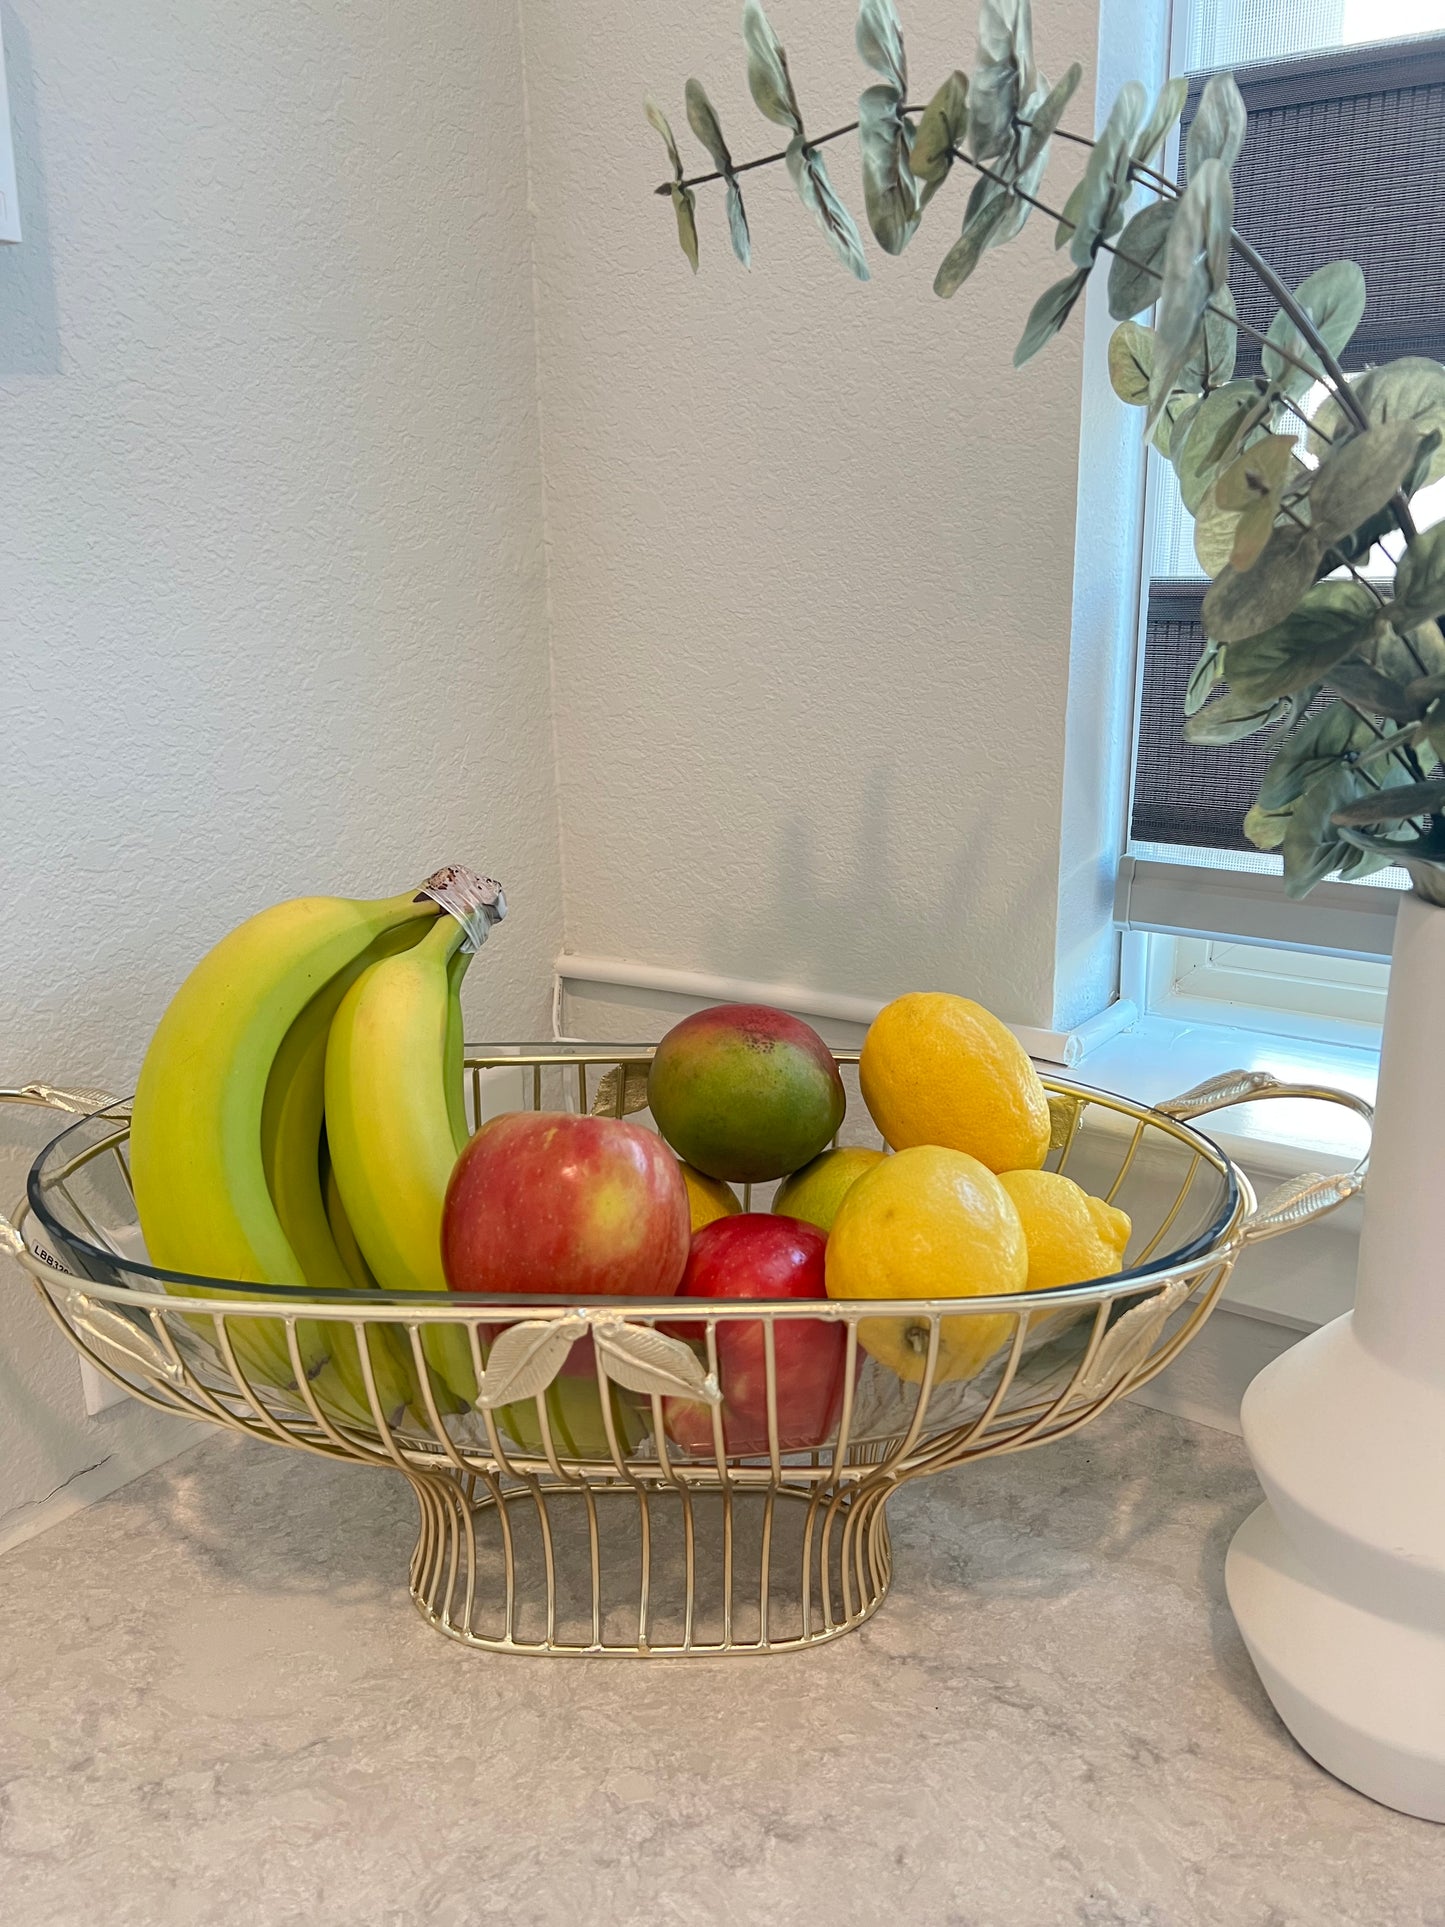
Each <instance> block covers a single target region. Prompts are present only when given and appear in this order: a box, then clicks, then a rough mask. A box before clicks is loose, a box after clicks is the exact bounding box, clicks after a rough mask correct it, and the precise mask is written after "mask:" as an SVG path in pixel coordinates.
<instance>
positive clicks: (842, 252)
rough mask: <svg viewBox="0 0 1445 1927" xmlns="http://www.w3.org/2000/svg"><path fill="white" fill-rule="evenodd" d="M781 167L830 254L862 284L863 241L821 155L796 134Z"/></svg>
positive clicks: (865, 270) (865, 275) (865, 265)
mask: <svg viewBox="0 0 1445 1927" xmlns="http://www.w3.org/2000/svg"><path fill="white" fill-rule="evenodd" d="M785 163H786V166H787V169H788V172H789V174H791V175H792V177H793V185H794V187H796V188H797V190H798V197H799V199H800V200H801V201H802V203H803V205H804V207H806V208H808V209H809V210H810V212H811V213H812V215H813V218H814V219H815V220H816V221H817V223H818V226H819V227H820V228H821V229H822V230H823V233H824V234H825V235H826V236H827V239H828V244H829V246H830V247H831V248H832V250H833V252H834V253H835V254H836V255H837V257H838V259H839V260H840V261H841V262H842V263H843V265H844V267H845V268H850V269H851V270H852V271H853V273H854V274H856V275H857V277H858V279H859V280H860V281H866V280H867V279H868V263H867V261H866V260H865V259H864V255H863V237H862V235H860V234H859V232H858V229H857V225H856V224H855V222H854V220H853V216H852V215H851V214H850V213H849V212H848V210H847V208H846V207H844V205H843V203H842V202H841V201H840V200H839V198H838V195H837V191H836V190H835V188H834V186H833V183H832V182H831V181H830V180H829V178H828V170H827V167H826V166H825V165H824V163H823V157H822V155H821V154H820V153H819V152H818V151H817V149H816V148H810V147H808V146H807V145H806V143H805V142H804V140H803V137H802V135H801V134H799V135H798V136H797V137H796V138H795V139H794V140H791V141H789V143H788V151H787V154H786V156H785Z"/></svg>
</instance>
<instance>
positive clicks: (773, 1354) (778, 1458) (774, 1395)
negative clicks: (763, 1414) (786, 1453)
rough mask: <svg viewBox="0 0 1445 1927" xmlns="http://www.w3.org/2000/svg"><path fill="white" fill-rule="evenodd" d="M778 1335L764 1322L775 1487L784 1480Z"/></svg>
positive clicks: (771, 1467) (770, 1459)
mask: <svg viewBox="0 0 1445 1927" xmlns="http://www.w3.org/2000/svg"><path fill="white" fill-rule="evenodd" d="M776 1340H777V1334H776V1332H775V1330H774V1328H773V1321H772V1319H771V1318H765V1319H764V1320H763V1383H764V1389H765V1392H766V1396H767V1401H768V1469H769V1470H770V1471H771V1473H772V1475H773V1482H774V1484H775V1485H781V1483H782V1479H783V1463H782V1455H781V1453H780V1452H779V1450H778V1352H777V1342H776Z"/></svg>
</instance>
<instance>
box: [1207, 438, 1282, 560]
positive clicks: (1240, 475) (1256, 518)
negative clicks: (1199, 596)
mask: <svg viewBox="0 0 1445 1927" xmlns="http://www.w3.org/2000/svg"><path fill="white" fill-rule="evenodd" d="M1303 472H1304V471H1303V469H1302V466H1301V464H1300V463H1299V462H1298V461H1297V460H1296V459H1295V452H1294V436H1293V435H1265V436H1262V437H1261V438H1260V440H1259V441H1257V442H1252V443H1251V444H1250V446H1249V447H1248V448H1247V449H1245V450H1244V451H1243V453H1242V454H1239V455H1236V456H1235V458H1234V460H1233V461H1232V462H1231V463H1230V464H1229V466H1228V467H1227V468H1225V469H1223V470H1221V472H1220V475H1219V478H1218V480H1217V481H1216V482H1215V484H1214V488H1213V490H1212V491H1211V494H1212V496H1213V499H1214V501H1215V502H1216V503H1217V504H1218V505H1219V507H1220V508H1221V509H1233V510H1234V511H1235V512H1236V513H1237V514H1238V516H1239V518H1240V519H1239V523H1238V526H1237V528H1236V529H1235V534H1234V546H1233V548H1232V549H1231V551H1230V553H1229V556H1228V557H1227V560H1228V561H1230V562H1231V563H1233V565H1234V567H1235V568H1236V569H1239V570H1245V569H1252V568H1253V567H1254V565H1255V563H1256V562H1257V561H1258V560H1259V558H1260V556H1261V555H1262V554H1263V552H1264V549H1265V545H1266V544H1267V543H1268V541H1269V538H1270V535H1271V533H1272V532H1273V529H1274V524H1275V518H1276V517H1277V516H1278V514H1279V511H1280V504H1281V501H1282V499H1283V497H1284V494H1285V491H1286V490H1287V489H1288V488H1289V487H1290V485H1291V484H1292V483H1293V481H1294V480H1295V477H1296V476H1297V475H1299V474H1301V473H1303Z"/></svg>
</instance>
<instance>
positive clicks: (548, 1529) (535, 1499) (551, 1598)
mask: <svg viewBox="0 0 1445 1927" xmlns="http://www.w3.org/2000/svg"><path fill="white" fill-rule="evenodd" d="M525 1479H526V1485H527V1490H528V1491H529V1492H530V1493H531V1495H532V1503H533V1504H534V1505H535V1506H536V1508H537V1530H538V1531H539V1532H540V1533H541V1535H542V1564H543V1566H544V1568H545V1569H546V1574H547V1644H548V1645H549V1646H554V1645H555V1644H556V1643H557V1556H556V1553H555V1551H554V1550H553V1546H552V1520H551V1517H550V1515H549V1514H548V1511H547V1495H546V1494H545V1493H544V1492H543V1490H542V1485H541V1481H540V1480H539V1479H538V1477H537V1475H536V1473H535V1472H529V1473H527V1474H526V1475H525Z"/></svg>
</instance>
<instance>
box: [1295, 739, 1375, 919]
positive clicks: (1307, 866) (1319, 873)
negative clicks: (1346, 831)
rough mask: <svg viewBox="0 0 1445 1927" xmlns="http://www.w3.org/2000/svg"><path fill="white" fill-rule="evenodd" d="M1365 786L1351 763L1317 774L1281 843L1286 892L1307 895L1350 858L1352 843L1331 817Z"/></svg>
mask: <svg viewBox="0 0 1445 1927" xmlns="http://www.w3.org/2000/svg"><path fill="white" fill-rule="evenodd" d="M1362 787H1363V785H1362V783H1361V780H1360V778H1359V776H1358V775H1357V774H1356V773H1355V771H1354V770H1353V769H1351V768H1350V766H1349V765H1348V764H1347V763H1337V764H1336V765H1335V766H1334V768H1333V769H1330V770H1328V771H1326V773H1325V774H1324V775H1322V776H1319V777H1317V778H1316V779H1315V781H1314V782H1313V783H1311V784H1310V786H1309V788H1308V789H1307V790H1305V791H1304V793H1303V794H1302V795H1301V796H1300V798H1299V800H1298V801H1297V802H1296V803H1295V805H1294V807H1293V808H1292V809H1291V811H1290V813H1289V823H1288V825H1287V826H1286V829H1285V833H1284V841H1283V843H1282V844H1281V846H1280V851H1281V854H1282V856H1283V857H1284V888H1285V895H1286V896H1289V897H1303V896H1307V895H1308V894H1309V892H1310V891H1311V890H1313V888H1314V887H1315V885H1316V884H1317V883H1320V882H1322V881H1323V880H1324V878H1325V877H1327V876H1329V875H1330V873H1331V872H1332V871H1334V870H1338V869H1339V867H1340V865H1341V864H1342V863H1343V862H1344V861H1345V860H1346V858H1347V856H1348V854H1349V847H1350V846H1349V845H1348V844H1347V843H1346V842H1345V841H1344V839H1343V838H1342V837H1341V836H1340V835H1339V833H1338V832H1337V831H1336V830H1335V828H1334V825H1333V822H1332V820H1331V819H1332V818H1333V816H1334V813H1335V811H1336V810H1337V809H1341V808H1342V807H1343V806H1344V805H1345V804H1346V803H1348V802H1349V801H1350V800H1351V798H1352V797H1353V796H1354V795H1355V794H1356V793H1357V791H1358V790H1360V789H1361V788H1362Z"/></svg>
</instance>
